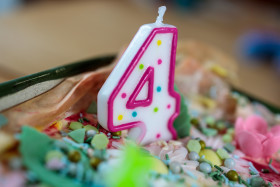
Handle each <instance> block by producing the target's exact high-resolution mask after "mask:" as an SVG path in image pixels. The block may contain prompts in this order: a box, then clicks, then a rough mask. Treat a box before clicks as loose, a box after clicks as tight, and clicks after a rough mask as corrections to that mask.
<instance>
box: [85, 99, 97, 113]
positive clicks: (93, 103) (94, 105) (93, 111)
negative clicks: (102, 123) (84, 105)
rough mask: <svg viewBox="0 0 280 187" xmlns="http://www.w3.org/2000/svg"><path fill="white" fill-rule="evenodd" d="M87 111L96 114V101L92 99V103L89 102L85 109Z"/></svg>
mask: <svg viewBox="0 0 280 187" xmlns="http://www.w3.org/2000/svg"><path fill="white" fill-rule="evenodd" d="M87 113H90V114H97V103H96V101H92V103H91V104H90V106H89V107H88V109H87Z"/></svg>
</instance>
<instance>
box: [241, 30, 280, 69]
mask: <svg viewBox="0 0 280 187" xmlns="http://www.w3.org/2000/svg"><path fill="white" fill-rule="evenodd" d="M240 47H241V53H242V54H243V55H244V56H245V57H247V58H250V59H253V60H256V61H258V62H261V61H266V62H267V61H272V62H273V63H274V64H275V65H276V67H277V68H278V69H279V72H280V35H278V34H277V33H274V32H267V31H253V32H250V33H248V34H246V35H244V36H243V37H242V38H241V46H240ZM256 61H255V62H256Z"/></svg>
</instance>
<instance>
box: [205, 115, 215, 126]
mask: <svg viewBox="0 0 280 187" xmlns="http://www.w3.org/2000/svg"><path fill="white" fill-rule="evenodd" d="M205 122H206V123H207V125H209V126H213V125H214V124H215V119H214V118H213V117H212V116H208V117H207V118H206V119H205Z"/></svg>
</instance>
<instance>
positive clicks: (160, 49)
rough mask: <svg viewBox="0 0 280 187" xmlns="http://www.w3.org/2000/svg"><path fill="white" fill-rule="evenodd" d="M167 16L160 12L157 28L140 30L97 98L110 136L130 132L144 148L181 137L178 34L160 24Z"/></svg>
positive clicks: (98, 108) (174, 30) (162, 11)
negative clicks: (176, 82) (175, 124)
mask: <svg viewBox="0 0 280 187" xmlns="http://www.w3.org/2000/svg"><path fill="white" fill-rule="evenodd" d="M165 10H166V7H165V6H163V7H160V8H159V16H158V17H157V20H156V22H155V23H152V24H146V25H143V26H141V27H140V29H139V31H138V32H137V33H136V35H135V36H134V38H133V40H132V41H131V43H130V45H129V46H128V48H127V49H126V51H125V52H124V54H123V56H122V57H121V58H120V60H119V62H118V63H117V65H116V67H115V68H114V70H113V71H112V73H111V74H110V76H109V77H108V79H107V80H106V82H105V83H104V85H103V86H102V88H101V90H100V91H99V93H98V97H97V99H98V100H97V110H98V111H97V115H98V120H99V123H100V124H101V125H102V126H103V127H104V128H105V129H107V130H109V131H112V132H115V131H120V130H124V129H128V130H129V137H130V138H132V139H135V140H136V141H137V142H139V143H141V144H146V143H149V142H152V141H155V140H159V139H160V140H170V139H172V138H173V139H175V138H176V136H177V134H176V131H175V129H174V127H173V121H174V120H175V118H176V117H177V115H178V114H179V111H180V96H179V94H178V93H177V92H175V91H174V70H175V56H176V47H177V28H176V27H174V26H172V25H167V24H163V23H162V20H163V15H164V13H165Z"/></svg>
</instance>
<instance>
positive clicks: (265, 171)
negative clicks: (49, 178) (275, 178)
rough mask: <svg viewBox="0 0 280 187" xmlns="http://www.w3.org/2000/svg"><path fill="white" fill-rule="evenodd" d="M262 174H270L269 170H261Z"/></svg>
mask: <svg viewBox="0 0 280 187" xmlns="http://www.w3.org/2000/svg"><path fill="white" fill-rule="evenodd" d="M261 172H262V173H270V172H269V170H268V169H261Z"/></svg>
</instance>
